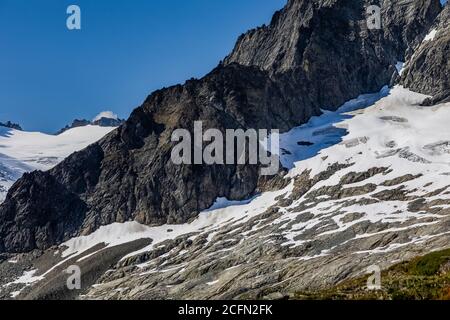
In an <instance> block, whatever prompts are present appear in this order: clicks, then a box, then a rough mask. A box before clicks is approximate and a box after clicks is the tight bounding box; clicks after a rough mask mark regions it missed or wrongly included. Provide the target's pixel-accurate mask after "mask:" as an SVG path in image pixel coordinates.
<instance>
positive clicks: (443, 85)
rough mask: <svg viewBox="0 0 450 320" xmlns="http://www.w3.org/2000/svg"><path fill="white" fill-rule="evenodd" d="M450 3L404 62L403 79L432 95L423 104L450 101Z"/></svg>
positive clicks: (413, 86)
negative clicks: (406, 62) (405, 62)
mask: <svg viewBox="0 0 450 320" xmlns="http://www.w3.org/2000/svg"><path fill="white" fill-rule="evenodd" d="M449 57H450V6H448V5H447V6H446V7H445V8H444V10H443V11H442V12H441V14H440V15H439V17H438V18H437V21H436V22H435V24H434V25H433V27H432V28H431V30H430V32H429V33H428V35H427V36H426V37H425V39H424V40H423V42H422V43H421V44H420V46H419V48H418V49H417V50H416V51H415V52H414V55H413V56H412V57H411V59H410V62H409V63H408V64H407V65H406V66H405V72H404V73H403V74H402V83H403V84H404V85H405V86H408V87H410V88H411V89H412V90H415V91H418V92H423V93H425V94H429V95H432V96H433V98H432V99H429V100H427V102H426V104H428V105H430V104H434V103H437V102H448V101H450V73H449V70H450V61H449Z"/></svg>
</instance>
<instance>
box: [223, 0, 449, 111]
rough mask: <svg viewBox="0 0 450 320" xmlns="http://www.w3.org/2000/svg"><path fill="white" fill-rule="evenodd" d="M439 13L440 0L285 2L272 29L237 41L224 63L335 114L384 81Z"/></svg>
mask: <svg viewBox="0 0 450 320" xmlns="http://www.w3.org/2000/svg"><path fill="white" fill-rule="evenodd" d="M371 5H378V6H380V7H381V8H382V12H381V18H382V29H380V30H375V29H371V30H368V28H367V18H368V15H367V9H368V7H369V6H371ZM440 10H441V5H440V3H439V0H404V1H390V0H385V1H349V0H339V1H337V0H328V1H324V0H314V1H310V0H290V1H289V2H288V4H287V5H286V7H285V8H283V9H282V10H280V11H278V12H277V13H276V14H275V15H274V17H273V19H272V21H271V23H270V25H269V26H264V27H262V28H257V29H254V30H251V31H249V32H247V33H246V34H243V35H242V36H240V38H239V40H238V42H237V44H236V46H235V48H234V50H233V52H232V53H231V54H230V55H229V56H228V57H227V58H226V59H225V61H224V63H225V65H229V64H231V63H238V64H241V65H245V66H258V67H259V68H261V69H262V70H265V71H267V72H268V73H269V74H270V75H271V76H272V78H280V77H284V78H290V79H291V80H292V83H293V85H292V86H294V87H302V88H307V90H305V91H304V92H302V94H304V95H306V96H307V97H309V98H310V100H311V101H312V103H313V104H319V105H320V107H321V108H324V109H331V110H334V109H335V108H336V107H338V106H340V105H341V104H342V103H344V102H345V101H347V100H348V99H349V97H356V96H358V95H359V94H361V93H362V92H375V91H377V90H379V89H380V88H381V87H382V86H383V85H385V84H386V83H388V82H389V78H391V76H392V74H393V73H394V72H395V68H394V66H395V64H396V62H397V61H404V57H405V56H406V55H407V52H408V51H409V48H411V47H414V46H415V45H416V44H417V43H418V42H419V41H420V40H421V39H422V38H421V37H423V35H424V33H426V31H427V30H428V28H429V26H430V25H431V24H432V23H433V21H434V19H435V17H436V16H437V15H438V14H439V12H440Z"/></svg>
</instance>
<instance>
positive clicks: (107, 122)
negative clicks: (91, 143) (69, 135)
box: [56, 111, 125, 135]
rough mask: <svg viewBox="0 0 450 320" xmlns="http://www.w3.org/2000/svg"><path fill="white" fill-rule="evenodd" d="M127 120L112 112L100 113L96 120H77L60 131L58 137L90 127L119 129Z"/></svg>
mask: <svg viewBox="0 0 450 320" xmlns="http://www.w3.org/2000/svg"><path fill="white" fill-rule="evenodd" d="M124 122H125V120H123V119H119V117H118V116H117V115H116V114H115V113H113V112H111V111H103V112H100V113H99V114H98V115H97V116H96V117H95V118H94V119H92V120H86V119H81V120H80V119H75V120H74V121H73V122H72V124H71V125H67V126H65V127H64V128H62V129H61V130H59V131H58V132H57V133H56V135H59V134H61V133H63V132H65V131H67V130H69V129H73V128H78V127H85V126H89V125H93V126H100V127H118V126H120V125H121V124H123V123H124Z"/></svg>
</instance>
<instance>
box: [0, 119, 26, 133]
mask: <svg viewBox="0 0 450 320" xmlns="http://www.w3.org/2000/svg"><path fill="white" fill-rule="evenodd" d="M0 127H6V128H10V129H15V130H20V131H22V127H21V126H20V125H19V124H17V123H12V122H11V121H7V122H0Z"/></svg>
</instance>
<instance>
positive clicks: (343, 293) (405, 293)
mask: <svg viewBox="0 0 450 320" xmlns="http://www.w3.org/2000/svg"><path fill="white" fill-rule="evenodd" d="M367 278H368V276H364V277H360V278H358V279H352V280H347V281H344V282H342V283H341V284H338V285H337V286H335V287H332V288H328V289H325V290H322V291H319V292H297V293H296V295H295V298H296V299H319V300H341V299H344V300H373V299H385V300H450V249H447V250H442V251H436V252H432V253H430V254H427V255H425V256H423V257H418V258H415V259H413V260H411V261H409V262H403V263H400V264H397V265H394V266H392V267H391V268H389V269H388V270H385V271H383V272H382V275H381V282H382V288H381V289H380V290H375V291H374V290H368V289H367V288H366V284H367Z"/></svg>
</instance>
